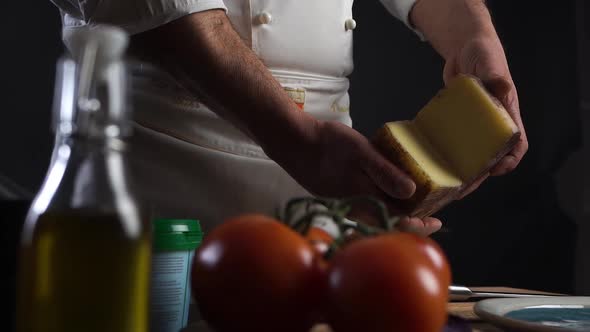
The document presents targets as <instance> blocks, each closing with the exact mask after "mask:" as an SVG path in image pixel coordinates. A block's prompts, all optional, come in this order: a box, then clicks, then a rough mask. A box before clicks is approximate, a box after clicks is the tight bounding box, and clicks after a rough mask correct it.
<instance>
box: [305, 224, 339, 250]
mask: <svg viewBox="0 0 590 332" xmlns="http://www.w3.org/2000/svg"><path fill="white" fill-rule="evenodd" d="M305 239H306V240H307V241H308V242H309V243H311V245H312V246H313V247H314V248H315V249H316V250H317V251H318V253H319V254H320V255H323V254H325V253H326V252H327V251H328V250H329V249H330V245H331V244H332V243H333V242H334V238H333V237H332V235H330V234H329V233H328V232H326V231H325V230H323V229H321V228H318V227H311V228H310V229H309V230H308V231H307V234H305Z"/></svg>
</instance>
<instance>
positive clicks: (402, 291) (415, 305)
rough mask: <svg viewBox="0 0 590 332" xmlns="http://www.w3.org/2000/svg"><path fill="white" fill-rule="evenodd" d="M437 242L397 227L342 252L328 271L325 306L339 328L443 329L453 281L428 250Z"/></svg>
mask: <svg viewBox="0 0 590 332" xmlns="http://www.w3.org/2000/svg"><path fill="white" fill-rule="evenodd" d="M432 244H433V241H432V240H430V239H428V238H422V237H418V236H415V235H412V234H407V233H396V234H388V235H381V236H377V237H374V238H368V239H363V240H359V241H356V242H354V243H351V244H350V245H348V246H347V247H344V248H343V249H342V250H341V251H340V252H337V253H336V254H335V255H334V256H333V258H332V261H331V266H330V268H329V271H328V285H327V288H328V289H327V292H328V305H327V307H326V315H327V318H328V322H329V323H330V324H331V325H332V327H333V328H334V331H335V332H348V331H350V332H358V331H370V332H382V331H383V332H392V331H400V332H414V331H415V332H440V331H441V330H442V328H443V327H444V324H445V322H446V319H447V311H446V308H447V300H448V283H447V277H446V275H445V272H444V268H440V269H437V268H436V267H435V264H433V260H432V258H431V257H429V256H428V254H427V252H428V250H427V251H426V252H425V251H424V248H426V247H428V246H432ZM432 248H438V246H436V247H435V246H432ZM437 250H438V249H437ZM441 255H442V254H441ZM441 257H444V256H441ZM445 262H446V260H445ZM442 265H444V264H441V266H442Z"/></svg>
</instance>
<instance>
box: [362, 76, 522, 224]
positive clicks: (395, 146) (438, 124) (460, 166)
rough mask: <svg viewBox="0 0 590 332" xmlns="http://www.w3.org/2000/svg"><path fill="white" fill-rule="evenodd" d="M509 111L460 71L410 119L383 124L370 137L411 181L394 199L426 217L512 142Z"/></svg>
mask: <svg viewBox="0 0 590 332" xmlns="http://www.w3.org/2000/svg"><path fill="white" fill-rule="evenodd" d="M519 136H520V133H519V131H518V127H517V126H516V124H515V123H514V121H513V120H512V119H511V117H510V115H509V114H508V112H506V110H505V109H504V108H503V107H502V106H501V104H500V103H498V102H496V100H495V99H494V98H493V97H492V96H491V95H490V94H489V93H488V92H487V91H486V90H485V89H484V88H483V85H482V84H481V83H480V82H479V81H478V80H477V79H475V78H473V77H470V76H466V75H460V76H458V77H457V78H455V79H454V80H453V81H452V82H450V84H449V85H448V86H447V87H446V88H445V89H443V90H441V91H440V92H439V93H438V94H437V95H436V96H435V97H434V98H433V99H432V100H431V101H430V102H429V103H428V104H427V105H426V106H425V107H424V108H423V109H422V110H421V111H420V112H419V113H418V115H417V116H416V118H415V120H413V121H397V122H389V123H386V124H385V125H384V126H383V127H382V128H381V129H379V131H378V132H377V135H376V136H375V138H374V140H373V142H374V144H375V145H376V146H377V147H378V148H379V150H380V151H381V152H382V153H383V154H384V155H385V156H386V157H387V158H388V159H389V160H391V161H392V162H393V163H394V164H396V165H397V166H398V167H400V168H401V169H402V170H404V171H405V172H406V173H407V174H408V175H409V176H410V177H411V178H412V179H413V180H414V182H415V183H416V192H415V194H414V195H413V196H412V197H411V198H410V199H407V200H398V201H396V204H397V207H398V209H399V210H400V211H401V212H403V213H405V214H407V215H410V216H416V217H425V216H429V215H431V214H433V213H435V212H437V211H438V210H440V209H441V208H442V207H444V206H445V205H447V204H448V203H449V202H451V201H453V200H454V199H455V198H456V197H457V196H458V195H459V194H460V193H461V191H462V190H463V189H464V188H466V187H468V186H469V185H471V184H472V183H473V182H474V181H476V180H477V179H478V178H479V177H480V176H481V175H483V174H485V173H486V172H487V171H489V169H490V168H491V167H493V166H494V165H495V164H496V163H497V162H498V161H499V160H500V159H501V158H502V157H503V156H504V155H505V154H506V153H507V152H509V151H510V150H511V149H512V147H514V145H515V144H516V142H518V138H519Z"/></svg>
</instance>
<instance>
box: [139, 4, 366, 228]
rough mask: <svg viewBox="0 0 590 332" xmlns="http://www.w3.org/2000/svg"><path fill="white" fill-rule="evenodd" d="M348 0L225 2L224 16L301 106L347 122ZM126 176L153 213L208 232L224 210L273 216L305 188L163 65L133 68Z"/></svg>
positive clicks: (224, 214) (352, 24)
mask: <svg viewBox="0 0 590 332" xmlns="http://www.w3.org/2000/svg"><path fill="white" fill-rule="evenodd" d="M352 1H353V0H322V1H318V0H297V1H292V0H250V1H248V0H226V1H225V3H226V5H227V7H228V16H229V18H230V20H231V21H232V24H233V25H234V27H235V29H236V30H237V31H238V33H239V34H240V36H241V38H242V39H243V40H244V42H245V43H246V44H247V45H249V46H250V47H252V49H253V50H254V51H255V52H256V54H257V55H258V56H259V57H260V59H261V60H262V61H263V62H264V64H265V65H266V66H267V67H268V68H269V69H270V70H271V72H272V74H273V75H274V77H275V78H276V79H277V80H278V81H279V82H280V83H281V84H282V85H283V87H284V88H285V90H286V91H287V92H288V93H289V95H290V96H291V97H292V99H293V100H294V102H296V103H297V104H298V105H299V106H300V107H301V108H303V109H304V111H305V112H309V113H310V114H312V115H313V116H315V117H316V118H318V119H322V120H333V121H339V122H342V123H345V124H347V125H351V119H350V115H349V112H348V111H349V99H348V92H347V91H348V85H349V84H348V79H347V78H346V76H347V75H348V74H350V73H351V71H352V67H353V66H352V30H353V29H354V27H355V25H356V23H355V22H354V20H353V19H352ZM133 72H134V73H133V93H134V114H135V119H136V130H135V132H134V136H133V137H132V139H131V141H130V143H131V144H130V145H131V156H132V158H131V160H132V168H133V175H134V177H135V178H136V180H137V181H136V182H137V183H138V185H139V192H140V193H141V194H142V195H143V198H144V200H145V202H146V204H147V205H149V209H150V211H151V216H152V217H168V218H181V217H182V218H196V219H199V220H200V221H201V223H202V224H203V227H204V230H205V231H208V230H210V229H211V228H212V227H213V226H215V225H216V224H219V223H220V222H222V221H223V220H224V219H225V218H228V217H230V216H233V215H236V214H239V213H246V212H260V213H266V214H274V213H276V211H277V209H278V208H280V207H282V206H283V205H284V203H285V202H286V201H287V200H289V199H290V198H292V197H295V196H301V195H308V193H307V192H306V191H305V190H304V189H303V188H302V187H301V186H300V185H298V184H297V183H296V182H295V181H294V180H293V179H292V178H291V177H290V176H289V175H288V174H287V173H286V172H285V171H284V170H283V169H282V168H281V167H280V166H278V165H277V164H276V163H274V162H273V161H272V160H270V159H269V158H268V157H267V156H266V155H265V154H264V152H263V151H262V149H261V148H260V147H259V146H258V145H257V144H255V143H254V142H253V141H251V140H250V139H249V138H248V137H246V136H245V135H243V134H242V133H241V132H240V131H238V130H237V129H236V128H235V127H233V126H232V125H231V124H229V123H228V122H226V121H225V120H223V119H221V118H219V117H218V116H217V115H216V114H215V113H213V112H212V111H210V110H209V109H208V108H207V107H206V106H204V105H203V104H201V103H199V101H198V100H197V99H195V97H194V96H192V95H191V94H190V93H188V92H187V91H186V90H184V89H183V88H182V87H181V86H179V85H178V84H177V83H176V82H175V80H174V79H173V78H172V77H171V76H169V75H168V74H166V73H163V72H161V71H158V70H157V69H155V68H151V67H150V66H148V65H142V66H141V67H138V68H135V69H134V70H133Z"/></svg>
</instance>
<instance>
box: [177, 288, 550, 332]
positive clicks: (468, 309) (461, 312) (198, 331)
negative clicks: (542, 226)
mask: <svg viewBox="0 0 590 332" xmlns="http://www.w3.org/2000/svg"><path fill="white" fill-rule="evenodd" d="M470 289H471V290H472V291H474V292H476V291H479V292H505V293H525V294H540V295H557V294H554V293H547V292H539V291H532V290H526V289H516V288H509V287H470ZM475 303H476V302H450V303H449V304H448V306H447V308H448V312H449V314H451V315H454V316H457V317H460V318H463V319H465V320H467V321H469V322H470V324H471V328H472V330H473V332H503V330H502V329H500V328H497V327H495V326H493V325H491V324H488V323H486V322H484V321H482V320H481V319H480V318H479V317H477V315H476V314H475V313H474V312H473V307H474V306H475ZM183 332H213V331H212V330H210V329H209V328H207V326H206V324H205V323H203V322H196V323H191V324H189V326H188V327H187V328H186V329H184V330H183ZM310 332H332V331H331V330H330V328H329V327H328V326H325V325H318V326H316V327H314V328H313V329H312V331H310Z"/></svg>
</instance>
